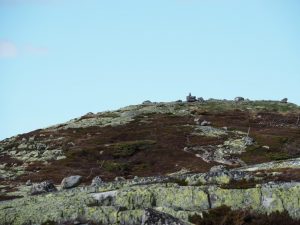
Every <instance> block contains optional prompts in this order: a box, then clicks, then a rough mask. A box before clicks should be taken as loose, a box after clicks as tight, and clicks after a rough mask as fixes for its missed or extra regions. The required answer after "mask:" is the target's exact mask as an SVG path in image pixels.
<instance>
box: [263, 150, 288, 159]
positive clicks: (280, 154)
mask: <svg viewBox="0 0 300 225" xmlns="http://www.w3.org/2000/svg"><path fill="white" fill-rule="evenodd" d="M268 157H269V158H270V159H272V160H283V159H289V158H290V157H291V156H290V155H289V154H288V153H286V152H271V153H268Z"/></svg>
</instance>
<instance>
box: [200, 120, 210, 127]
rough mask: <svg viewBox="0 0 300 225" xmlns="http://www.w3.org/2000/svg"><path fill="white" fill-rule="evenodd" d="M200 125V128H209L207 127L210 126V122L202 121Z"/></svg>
mask: <svg viewBox="0 0 300 225" xmlns="http://www.w3.org/2000/svg"><path fill="white" fill-rule="evenodd" d="M200 125H201V126H209V125H211V122H209V121H206V120H203V121H202V122H201V124H200Z"/></svg>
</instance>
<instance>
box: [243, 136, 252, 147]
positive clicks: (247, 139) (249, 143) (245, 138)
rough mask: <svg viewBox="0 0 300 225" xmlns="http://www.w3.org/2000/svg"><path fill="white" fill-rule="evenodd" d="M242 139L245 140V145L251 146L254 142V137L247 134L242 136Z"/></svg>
mask: <svg viewBox="0 0 300 225" xmlns="http://www.w3.org/2000/svg"><path fill="white" fill-rule="evenodd" d="M243 141H244V142H245V145H246V146H251V145H253V144H254V139H253V138H251V137H249V136H247V137H243Z"/></svg>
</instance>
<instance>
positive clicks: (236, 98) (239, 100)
mask: <svg viewBox="0 0 300 225" xmlns="http://www.w3.org/2000/svg"><path fill="white" fill-rule="evenodd" d="M234 101H235V102H243V101H245V99H244V98H243V97H235V98H234Z"/></svg>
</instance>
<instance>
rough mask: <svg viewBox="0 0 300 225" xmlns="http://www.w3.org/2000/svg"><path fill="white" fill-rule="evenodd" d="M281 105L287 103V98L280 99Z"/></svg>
mask: <svg viewBox="0 0 300 225" xmlns="http://www.w3.org/2000/svg"><path fill="white" fill-rule="evenodd" d="M280 102H281V103H285V104H286V103H288V99H287V98H283V99H281V101H280Z"/></svg>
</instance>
